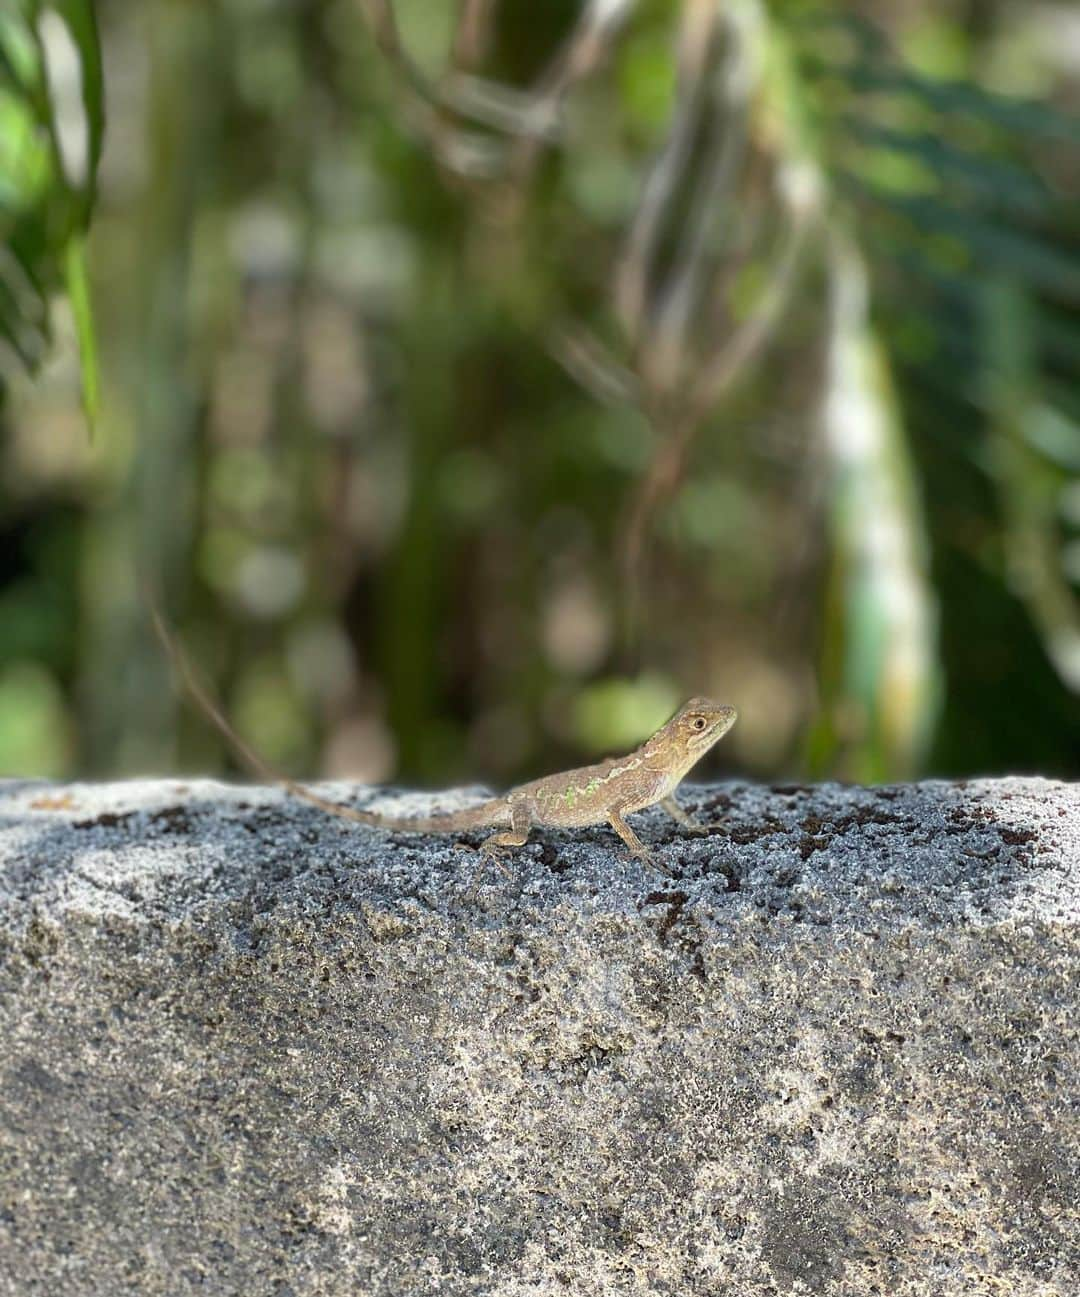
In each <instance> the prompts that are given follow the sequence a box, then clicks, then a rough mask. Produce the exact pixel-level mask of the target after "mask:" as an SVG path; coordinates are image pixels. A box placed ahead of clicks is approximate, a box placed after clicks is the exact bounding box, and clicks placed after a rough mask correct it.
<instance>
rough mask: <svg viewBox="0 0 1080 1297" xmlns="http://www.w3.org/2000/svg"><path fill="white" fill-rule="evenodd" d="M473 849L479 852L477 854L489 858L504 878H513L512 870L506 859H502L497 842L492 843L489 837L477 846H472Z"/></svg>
mask: <svg viewBox="0 0 1080 1297" xmlns="http://www.w3.org/2000/svg"><path fill="white" fill-rule="evenodd" d="M473 850H474V851H477V852H479V854H480V855H482V856H483V857H484V858H485V859H486V860H490V861H491V863H492V864H493V865H495V867H496V868H497V869H498V870H499V872H500V873H501V874H502V875H503V877H504V878H513V876H514V871H513V870H512V869H511V868H510V866H509V865H508V864H507V863H506V861H505V860H503V858H502V852H501V850H500V848H499V846H498V845H497V844H496V845H493V844H492V842H491V841H490V839H489V840H488V841H487V842H481V844H480V845H479V846H478V847H474V848H473Z"/></svg>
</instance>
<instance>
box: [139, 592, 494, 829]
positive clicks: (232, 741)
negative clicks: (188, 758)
mask: <svg viewBox="0 0 1080 1297" xmlns="http://www.w3.org/2000/svg"><path fill="white" fill-rule="evenodd" d="M150 615H151V617H152V618H153V622H154V629H155V631H157V635H158V639H160V640H161V643H162V644H163V645H164V648H165V652H166V653H167V654H168V655H169V660H170V661H171V662H172V664H173V667H174V668H175V670H176V672H177V674H178V675H179V677H180V679H181V680H182V681H183V684H184V688H185V689H186V690H187V692H188V693H189V694H190V695H191V697H192V698H193V699H194V701H195V703H196V704H197V705H198V707H199V710H200V711H201V712H202V713H203V715H204V716H206V718H207V720H209V721H210V723H211V724H212V725H213V726H214V728H215V729H217V730H218V732H219V733H220V734H221V735H222V737H223V738H224V739H225V741H226V742H227V743H228V744H229V746H230V747H231V748H232V749H233V751H234V752H235V753H236V755H237V756H238V757H239V758H240V759H241V761H243V763H244V764H245V765H246V766H247V767H248V769H249V770H251V772H252V774H254V775H256V776H257V777H258V778H260V779H265V780H267V781H268V782H269V783H272V784H280V785H281V786H282V787H283V788H285V789H286V790H287V791H288V792H290V793H292V794H293V796H294V797H299V798H301V799H302V800H303V801H305V802H308V803H309V804H310V805H312V806H317V807H318V808H319V810H321V811H325V812H326V813H327V814H328V815H336V816H339V817H340V818H341V819H345V820H353V821H354V822H355V823H357V824H369V825H372V826H373V827H374V828H379V829H392V830H402V831H404V832H407V833H446V832H458V831H460V830H462V829H470V828H482V827H484V826H485V825H490V824H494V823H498V822H500V821H501V820H504V819H506V821H507V823H508V822H509V820H508V819H507V816H506V807H505V803H503V802H499V801H491V802H484V803H483V804H482V805H480V806H471V807H469V808H468V809H466V810H461V811H448V812H446V813H445V814H443V815H430V816H425V817H422V818H416V819H412V818H410V817H402V818H398V817H397V816H393V815H380V814H378V812H376V811H359V810H357V809H356V808H355V807H353V806H342V805H340V804H339V803H338V802H331V801H329V800H328V799H327V798H325V797H320V796H319V794H318V793H313V792H312V791H311V789H310V788H305V787H304V785H303V784H298V783H297V782H296V780H295V779H290V778H289V776H288V775H285V774H282V773H281V771H280V770H275V769H274V767H273V766H271V765H270V764H269V762H267V761H266V760H265V759H264V758H263V757H261V756H260V755H259V753H258V752H256V751H255V749H254V748H253V747H252V746H251V745H250V744H249V743H246V742H245V741H244V740H243V739H242V738H241V737H240V735H239V734H237V732H236V730H235V729H234V728H233V726H232V723H231V722H230V720H229V718H228V717H227V716H226V715H225V712H224V710H223V708H222V707H221V705H220V704H219V703H218V701H217V699H215V698H214V697H213V696H212V694H211V693H210V691H209V690H208V689H207V688H206V686H205V685H204V684H203V682H202V681H201V680H200V679H199V677H198V675H197V674H196V671H195V668H194V667H193V666H192V664H191V661H190V659H189V658H188V655H187V653H185V651H184V648H183V646H182V645H181V643H180V641H179V639H178V638H177V636H176V634H175V633H174V632H173V631H172V630H170V628H169V627H168V625H167V624H166V622H165V618H164V617H163V616H162V615H161V612H160V611H159V609H158V607H157V605H156V604H155V603H154V602H153V600H151V601H150Z"/></svg>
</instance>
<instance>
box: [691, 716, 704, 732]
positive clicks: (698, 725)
mask: <svg viewBox="0 0 1080 1297" xmlns="http://www.w3.org/2000/svg"><path fill="white" fill-rule="evenodd" d="M692 724H693V727H694V729H696V730H703V729H704V728H705V717H704V716H695V717H694V719H693V722H692Z"/></svg>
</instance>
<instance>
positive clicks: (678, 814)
mask: <svg viewBox="0 0 1080 1297" xmlns="http://www.w3.org/2000/svg"><path fill="white" fill-rule="evenodd" d="M660 805H661V806H662V807H663V808H664V810H665V811H667V813H668V814H669V815H670V816H671V818H672V819H673V820H674V821H675V823H676V824H679V825H681V826H682V827H683V828H684V829H686V830H687V832H688V833H708V832H709V826H708V825H707V824H699V823H698V822H697V820H695V819H694V817H693V816H692V815H687V813H686V812H685V811H684V810H683V808H682V807H681V806H680V805H679V803H678V802H677V801H676V800H675V794H674V793H669V794H668V796H667V797H663V798H661V799H660Z"/></svg>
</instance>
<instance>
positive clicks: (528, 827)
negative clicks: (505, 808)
mask: <svg viewBox="0 0 1080 1297" xmlns="http://www.w3.org/2000/svg"><path fill="white" fill-rule="evenodd" d="M531 831H532V816H531V815H530V814H529V812H528V810H527V809H526V807H524V806H511V808H510V827H509V828H508V829H501V830H500V831H499V832H498V833H492V834H491V836H490V837H487V838H485V839H484V840H483V842H481V843H480V850H481V851H482V852H483V853H484V854H485V855H487V856H495V854H496V852H497V851H498V850H499V848H500V847H523V846H524V845H525V843H526V842H528V840H529V834H530V832H531Z"/></svg>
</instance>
